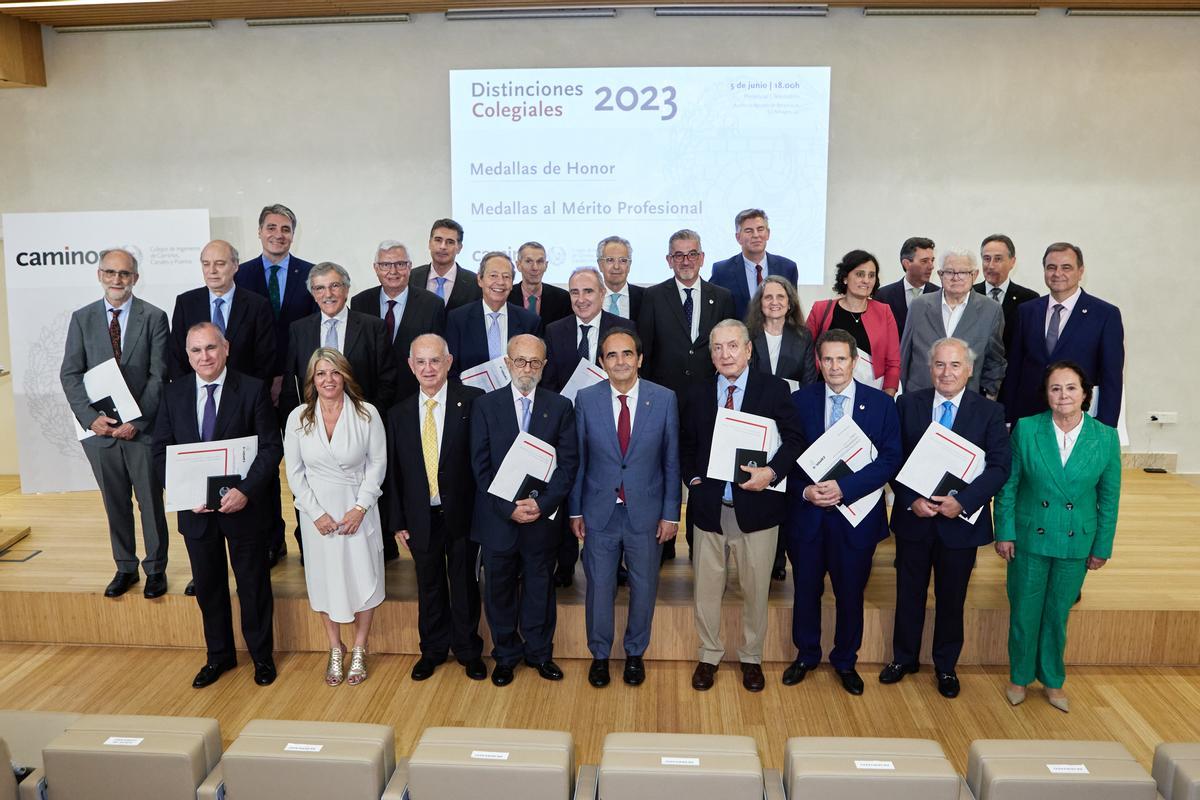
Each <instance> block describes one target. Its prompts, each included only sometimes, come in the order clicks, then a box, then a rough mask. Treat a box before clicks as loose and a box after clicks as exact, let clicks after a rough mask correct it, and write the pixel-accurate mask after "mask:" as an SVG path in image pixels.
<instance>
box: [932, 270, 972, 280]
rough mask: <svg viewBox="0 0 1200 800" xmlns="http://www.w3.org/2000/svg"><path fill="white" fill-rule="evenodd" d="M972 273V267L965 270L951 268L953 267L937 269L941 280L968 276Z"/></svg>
mask: <svg viewBox="0 0 1200 800" xmlns="http://www.w3.org/2000/svg"><path fill="white" fill-rule="evenodd" d="M974 274H975V270H973V269H971V270H967V271H966V272H963V271H962V270H953V269H939V270H938V275H940V276H941V277H942V279H943V280H946V279H948V278H969V277H971V276H972V275H974Z"/></svg>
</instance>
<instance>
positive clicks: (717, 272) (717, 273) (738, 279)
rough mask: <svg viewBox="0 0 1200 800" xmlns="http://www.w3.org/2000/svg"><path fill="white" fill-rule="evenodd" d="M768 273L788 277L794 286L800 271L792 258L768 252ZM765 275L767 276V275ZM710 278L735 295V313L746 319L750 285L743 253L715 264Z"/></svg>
mask: <svg viewBox="0 0 1200 800" xmlns="http://www.w3.org/2000/svg"><path fill="white" fill-rule="evenodd" d="M767 275H779V276H781V277H784V278H787V279H788V280H789V281H791V282H792V286H795V285H796V280H797V278H798V276H799V272H798V271H797V269H796V262H795V261H792V260H791V259H790V258H784V257H783V256H777V255H775V254H774V253H767ZM763 277H764V278H765V277H766V275H764V276H763ZM708 280H709V282H710V283H715V284H716V285H717V286H723V287H725V288H726V289H728V290H729V293H730V294H732V295H733V310H734V313H735V314H736V315H737V318H738V319H742V320H744V319H745V318H746V309H747V308H748V307H749V306H750V286H749V285H748V284H747V283H746V262H745V261H744V260H742V254H741V253H738V254H737V255H736V256H733V257H731V258H727V259H725V260H724V261H718V262H717V263H715V264H713V268H712V276H711V277H709V279H708Z"/></svg>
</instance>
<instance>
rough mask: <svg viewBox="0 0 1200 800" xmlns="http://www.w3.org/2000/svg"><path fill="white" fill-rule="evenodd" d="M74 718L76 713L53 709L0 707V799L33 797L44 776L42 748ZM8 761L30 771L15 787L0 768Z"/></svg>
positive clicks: (10, 775) (13, 780) (14, 781)
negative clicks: (7, 708) (0, 708)
mask: <svg viewBox="0 0 1200 800" xmlns="http://www.w3.org/2000/svg"><path fill="white" fill-rule="evenodd" d="M77 719H79V715H78V714H65V713H60V712H57V711H9V710H0V800H12V798H16V797H19V798H21V800H37V798H38V797H39V796H40V792H39V784H42V783H43V781H44V779H45V771H44V770H43V769H42V748H43V747H45V746H46V744H47V743H49V742H50V741H51V740H53V739H54V738H55V737H57V736H59V735H60V734H61V733H62V732H63V731H65V730H66V729H67V727H68V726H70V724H71V723H72V722H74V721H75V720H77ZM10 762H11V763H12V764H14V765H15V766H18V767H26V768H30V769H32V770H33V771H32V772H30V773H29V774H28V776H26V778H25V779H24V780H23V781H21V783H20V785H19V786H18V784H17V779H16V777H15V776H14V775H13V773H12V772H11V771H9V770H6V769H3V765H5V764H8V763H10Z"/></svg>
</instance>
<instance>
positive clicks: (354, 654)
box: [346, 645, 367, 686]
mask: <svg viewBox="0 0 1200 800" xmlns="http://www.w3.org/2000/svg"><path fill="white" fill-rule="evenodd" d="M366 679H367V648H365V647H362V646H358V645H356V646H355V647H354V649H352V650H351V651H350V671H349V672H347V673H346V683H348V684H350V685H351V686H358V685H359V684H360V683H362V682H363V681H365V680H366Z"/></svg>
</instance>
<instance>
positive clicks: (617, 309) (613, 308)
mask: <svg viewBox="0 0 1200 800" xmlns="http://www.w3.org/2000/svg"><path fill="white" fill-rule="evenodd" d="M608 313H610V314H615V315H617V316H618V317H619V316H621V306H620V304H618V303H617V295H616V294H615V293H614V294H610V295H609V296H608Z"/></svg>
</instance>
